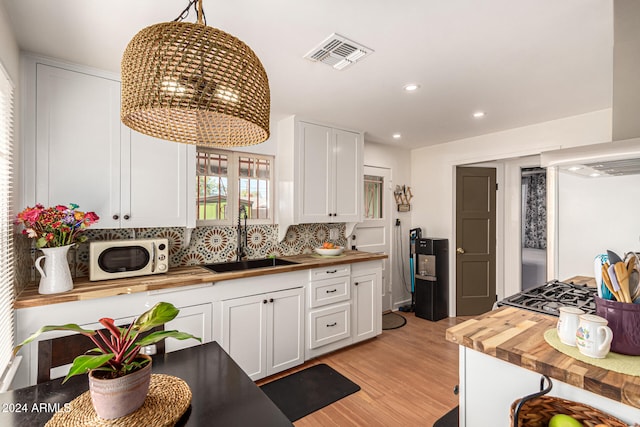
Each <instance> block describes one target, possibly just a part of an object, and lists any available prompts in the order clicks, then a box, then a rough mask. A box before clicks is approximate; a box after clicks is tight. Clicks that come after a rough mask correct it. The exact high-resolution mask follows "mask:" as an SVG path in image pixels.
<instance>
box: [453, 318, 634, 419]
mask: <svg viewBox="0 0 640 427" xmlns="http://www.w3.org/2000/svg"><path fill="white" fill-rule="evenodd" d="M557 320H558V318H557V317H553V316H548V315H545V314H539V313H534V312H532V311H528V310H522V309H519V308H515V307H502V308H500V309H498V310H494V311H489V312H487V313H485V314H482V315H480V316H478V317H476V318H473V319H471V320H467V321H466V322H463V323H460V324H458V325H456V326H453V327H451V328H449V329H447V332H446V338H447V340H448V341H451V342H454V343H456V344H459V345H463V346H465V347H468V348H471V349H473V350H477V351H479V352H482V353H485V354H488V355H490V356H493V357H496V358H498V359H501V360H504V361H506V362H510V363H512V364H514V365H517V366H520V367H523V368H526V369H529V370H531V371H534V372H538V373H540V374H543V375H548V376H549V377H551V378H555V379H557V380H559V381H562V382H565V383H567V384H571V385H573V386H575V387H579V388H582V389H584V390H588V391H591V392H593V393H596V394H599V395H601V396H605V397H608V398H609V399H612V400H615V401H618V402H622V403H624V404H626V405H630V406H634V407H636V408H640V377H635V376H631V375H624V374H620V373H617V372H613V371H609V370H607V369H603V368H599V367H597V366H593V365H589V364H587V363H583V362H580V361H579V360H576V359H574V358H572V357H569V356H567V355H565V354H564V353H561V352H559V351H558V350H556V349H554V348H553V347H551V346H550V345H549V344H547V342H546V341H545V339H544V336H543V334H544V332H545V331H546V330H548V329H551V328H555V327H556V322H557ZM638 362H639V363H640V356H639V357H638Z"/></svg>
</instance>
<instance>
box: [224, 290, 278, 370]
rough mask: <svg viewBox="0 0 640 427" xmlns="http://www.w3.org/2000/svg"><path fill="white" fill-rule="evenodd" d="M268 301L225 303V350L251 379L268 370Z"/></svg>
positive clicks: (250, 299)
mask: <svg viewBox="0 0 640 427" xmlns="http://www.w3.org/2000/svg"><path fill="white" fill-rule="evenodd" d="M267 307H268V300H267V298H266V296H264V295H254V296H250V297H244V298H236V299H231V300H225V301H222V342H221V343H220V345H221V346H222V348H223V349H224V350H225V351H226V352H227V353H228V354H229V355H230V356H231V358H233V360H234V361H235V362H236V363H237V364H238V365H239V366H240V367H241V368H242V369H243V370H244V371H245V373H246V374H247V375H248V376H249V377H250V378H251V379H252V380H256V379H258V378H263V377H265V376H266V375H267V370H266V366H265V363H266V337H267V335H266V333H265V323H266V322H265V321H266V310H267Z"/></svg>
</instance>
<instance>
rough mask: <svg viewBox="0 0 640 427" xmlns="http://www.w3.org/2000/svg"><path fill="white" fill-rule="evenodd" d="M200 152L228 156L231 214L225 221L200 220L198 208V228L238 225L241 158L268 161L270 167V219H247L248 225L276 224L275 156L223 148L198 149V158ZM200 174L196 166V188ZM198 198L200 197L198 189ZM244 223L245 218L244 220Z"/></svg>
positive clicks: (228, 202)
mask: <svg viewBox="0 0 640 427" xmlns="http://www.w3.org/2000/svg"><path fill="white" fill-rule="evenodd" d="M198 152H206V153H215V154H223V155H225V156H227V211H228V212H229V213H230V214H229V215H228V218H225V219H199V218H198V215H199V212H198V208H197V207H196V226H215V225H227V226H233V225H235V224H237V221H238V215H239V209H240V201H239V198H240V183H239V181H240V171H239V168H240V162H239V159H240V157H250V158H252V159H260V160H268V161H269V162H270V165H269V186H268V190H267V191H268V192H269V217H268V218H258V219H256V218H247V224H275V212H274V206H276V203H275V193H274V188H275V184H274V171H275V156H271V155H267V154H258V153H251V152H246V151H233V150H225V149H222V148H210V147H201V146H197V147H196V156H197V153H198ZM198 176H199V175H198V172H197V166H196V186H197V185H198V182H197V179H198ZM196 197H200V195H199V194H198V192H197V188H196ZM242 222H243V223H244V218H243V219H242Z"/></svg>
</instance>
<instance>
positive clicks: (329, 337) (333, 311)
mask: <svg viewBox="0 0 640 427" xmlns="http://www.w3.org/2000/svg"><path fill="white" fill-rule="evenodd" d="M350 318H351V304H349V303H345V304H339V305H336V306H332V307H328V308H324V309H320V310H315V311H312V312H310V313H309V327H310V329H311V331H310V332H311V339H310V341H309V348H318V347H321V346H323V345H326V344H330V343H332V342H336V341H340V340H342V339H344V338H348V337H349V336H350V335H351V323H350Z"/></svg>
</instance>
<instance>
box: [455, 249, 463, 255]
mask: <svg viewBox="0 0 640 427" xmlns="http://www.w3.org/2000/svg"><path fill="white" fill-rule="evenodd" d="M456 252H457V253H459V254H460V255H462V254H463V253H464V249H462V248H458V249H456Z"/></svg>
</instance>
